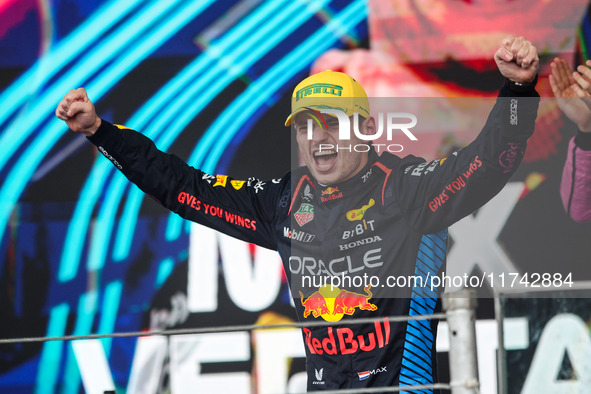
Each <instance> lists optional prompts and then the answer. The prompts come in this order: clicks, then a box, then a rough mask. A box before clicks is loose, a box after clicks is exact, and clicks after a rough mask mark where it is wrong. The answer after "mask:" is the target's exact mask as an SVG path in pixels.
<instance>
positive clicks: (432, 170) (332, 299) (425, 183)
mask: <svg viewBox="0 0 591 394" xmlns="http://www.w3.org/2000/svg"><path fill="white" fill-rule="evenodd" d="M518 96H520V97H518ZM524 96H528V97H524ZM538 97H539V96H538V95H537V93H536V92H535V91H534V90H533V88H532V89H531V90H528V91H525V92H521V93H515V92H514V91H512V90H511V89H510V88H509V87H508V86H507V85H506V86H505V87H503V89H502V90H501V93H500V98H499V99H497V103H496V104H495V106H494V108H493V110H492V112H491V114H490V115H489V118H488V120H487V122H486V125H485V126H484V128H483V130H482V132H481V133H480V135H479V136H478V137H477V138H476V140H475V141H474V142H473V143H472V144H470V145H469V146H468V147H466V148H464V149H461V150H459V151H457V152H454V153H453V154H451V155H450V156H449V157H447V158H446V159H442V160H436V161H432V162H430V163H427V162H425V160H423V159H420V158H416V157H413V156H407V157H406V158H404V159H400V158H399V157H397V156H393V155H390V154H388V153H384V154H383V155H381V156H380V157H378V155H377V154H375V153H371V154H370V156H369V162H368V164H367V166H366V167H365V168H364V169H363V170H362V171H361V172H360V173H358V174H357V175H356V176H354V177H353V178H352V179H350V180H348V181H346V182H344V183H342V184H339V185H332V186H331V187H325V186H321V185H319V184H318V183H317V182H315V180H314V179H313V178H312V176H311V175H310V173H309V171H308V170H307V169H306V168H300V169H297V170H295V171H293V172H291V173H288V174H287V175H285V176H284V177H282V178H280V179H275V180H268V181H260V180H257V179H254V178H251V179H249V180H247V181H238V180H234V179H232V178H229V177H227V176H225V175H217V176H211V175H208V174H205V173H203V172H201V171H199V170H196V169H194V168H191V167H189V166H187V165H186V164H185V163H184V162H183V161H182V160H181V159H179V158H178V157H176V156H173V155H169V154H165V153H162V152H160V151H159V150H157V149H156V147H155V146H154V144H153V143H152V142H151V141H150V140H148V139H147V138H145V137H144V136H142V135H141V134H139V133H136V132H134V131H132V130H126V129H124V128H122V127H116V126H113V125H111V124H110V123H108V122H106V121H103V122H102V124H101V126H100V128H99V130H98V131H97V133H96V134H95V135H94V136H92V137H90V140H91V141H92V142H93V143H94V144H95V145H97V146H98V147H99V150H100V151H101V152H102V153H103V154H104V155H105V156H106V157H108V158H109V159H110V160H111V161H113V162H114V163H115V164H116V165H117V167H118V168H119V169H120V170H121V171H122V172H123V173H124V174H125V176H127V177H128V178H129V180H130V181H132V182H133V183H135V184H137V185H138V186H139V187H140V188H141V189H142V190H143V191H145V192H146V193H147V194H149V195H150V196H152V197H153V198H155V199H156V200H158V201H159V202H160V203H161V204H162V205H163V206H165V207H167V208H168V209H170V210H172V211H174V212H176V213H178V214H179V215H180V216H182V217H183V218H186V219H189V220H192V221H196V222H199V223H202V224H204V225H206V226H209V227H212V228H214V229H217V230H219V231H222V232H224V233H226V234H228V235H230V236H233V237H236V238H239V239H242V240H244V241H248V242H252V243H255V244H258V245H260V246H263V247H266V248H270V249H275V250H278V251H279V253H280V255H281V258H282V260H283V265H284V269H285V272H286V274H287V276H288V278H289V281H290V286H291V290H292V294H293V295H294V301H295V306H296V312H297V316H298V318H299V320H300V321H325V320H326V321H329V322H334V324H333V325H331V326H329V327H315V328H304V329H303V331H302V334H303V338H304V344H305V349H306V355H307V372H308V389H309V390H322V389H335V388H351V387H353V388H355V387H368V386H378V387H379V386H392V385H400V386H408V385H416V384H429V383H432V382H434V381H437V371H436V363H435V337H436V330H437V321H435V320H423V321H419V320H413V321H409V322H408V323H394V322H390V321H388V320H387V319H385V318H384V317H385V316H391V315H401V316H408V315H424V314H432V313H433V312H436V311H438V310H440V302H439V297H438V294H439V291H438V289H437V288H431V287H429V285H428V284H429V283H431V282H429V280H430V278H431V279H432V278H433V276H435V275H438V274H439V273H440V272H441V271H442V270H443V269H444V264H445V256H446V247H447V229H446V228H447V227H448V226H449V225H451V224H452V223H454V222H456V221H458V220H460V219H461V218H463V217H464V216H466V215H468V214H470V213H472V212H473V211H474V210H476V209H478V208H479V207H481V206H482V205H483V204H485V203H486V202H487V201H489V200H490V199H491V198H492V197H493V196H494V195H496V194H497V193H498V192H499V191H500V190H501V189H502V188H503V186H504V185H505V183H506V182H507V181H508V180H509V178H510V177H511V175H512V173H513V172H514V171H515V169H516V168H517V166H518V164H519V162H520V160H521V158H522V156H523V154H524V151H525V147H526V140H527V138H528V137H529V136H530V135H531V134H532V132H533V128H534V122H535V118H536V114H537V106H538V101H539V99H538ZM411 276H414V277H420V278H422V279H423V280H424V282H423V284H422V285H421V283H420V282H417V281H416V280H415V283H414V284H413V283H410V282H409V283H408V285H406V286H402V287H398V288H394V287H392V286H389V285H387V284H386V279H387V278H388V277H393V278H396V277H411ZM336 277H338V278H340V279H342V281H341V282H339V283H333V284H335V286H333V287H332V288H331V287H330V282H328V286H325V285H324V284H323V283H321V282H320V281H321V280H322V278H325V279H326V278H336ZM364 277H365V278H366V279H365V282H363V283H362V282H361V280H362V279H363V278H364ZM369 277H373V278H378V279H379V280H380V283H379V284H377V283H376V282H375V281H374V282H372V284H371V285H369V284H368V283H367V280H368V279H367V278H369ZM346 279H350V281H346ZM372 286H373V287H372ZM364 317H369V318H378V320H377V321H376V322H375V323H374V324H365V325H344V324H339V322H340V321H341V320H345V319H352V318H364ZM421 392H430V391H427V390H425V391H421Z"/></svg>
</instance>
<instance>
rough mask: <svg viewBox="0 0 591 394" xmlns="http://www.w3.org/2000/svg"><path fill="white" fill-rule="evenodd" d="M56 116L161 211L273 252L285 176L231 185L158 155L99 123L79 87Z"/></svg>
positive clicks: (146, 142)
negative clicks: (87, 141)
mask: <svg viewBox="0 0 591 394" xmlns="http://www.w3.org/2000/svg"><path fill="white" fill-rule="evenodd" d="M56 116H57V117H58V118H60V119H62V120H64V121H66V123H67V124H68V126H69V127H70V129H72V130H73V131H75V132H77V133H82V134H84V135H85V136H86V137H87V138H88V140H89V141H90V142H92V143H93V144H94V145H96V146H97V147H98V150H99V151H100V152H101V153H102V154H103V155H104V156H105V157H106V158H107V159H109V160H110V161H111V162H112V163H113V164H114V165H115V167H117V168H118V169H119V170H120V171H121V172H122V173H123V174H124V175H125V176H126V177H127V178H128V179H129V180H130V181H131V182H133V183H134V184H136V185H137V186H138V187H139V188H140V189H141V190H142V191H144V192H145V193H146V194H148V195H149V196H150V197H152V198H154V199H155V200H156V201H158V202H159V203H160V204H162V205H163V206H164V207H166V208H168V209H170V210H171V211H173V212H176V213H177V214H179V215H180V216H181V217H183V218H186V219H189V220H192V221H195V222H198V223H201V224H204V225H206V226H208V227H211V228H214V229H216V230H219V231H222V232H224V233H226V234H228V235H230V236H233V237H236V238H239V239H242V240H244V241H248V242H252V243H256V244H258V245H261V246H263V247H267V248H270V249H276V229H275V223H276V218H277V217H278V215H281V214H282V213H280V212H279V211H281V210H282V209H283V208H282V206H280V199H281V197H282V196H284V195H289V186H290V180H289V177H284V178H282V179H275V180H269V181H261V180H258V179H255V178H249V179H248V180H235V179H233V178H230V177H227V176H225V175H217V176H214V175H209V174H206V173H204V172H202V171H200V170H197V169H195V168H192V167H190V166H188V165H187V164H186V163H185V162H184V161H183V160H181V159H180V158H178V157H177V156H175V155H171V154H167V153H164V152H162V151H160V150H158V149H157V148H156V146H155V145H154V143H153V142H152V141H151V140H150V139H148V138H147V137H145V136H144V135H143V134H141V133H138V132H136V131H133V130H130V129H128V128H126V127H124V126H119V125H113V124H111V123H109V122H107V121H105V120H101V119H100V118H99V117H98V116H97V114H96V111H95V109H94V105H93V104H92V102H91V101H90V100H89V99H88V96H87V94H86V91H85V90H84V89H82V88H81V89H76V90H72V91H70V93H68V94H67V95H66V96H65V97H64V99H63V100H62V101H61V102H60V103H59V105H58V107H57V109H56ZM283 205H286V204H283ZM284 210H285V209H284ZM284 214H287V211H285V213H284Z"/></svg>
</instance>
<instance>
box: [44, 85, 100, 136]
mask: <svg viewBox="0 0 591 394" xmlns="http://www.w3.org/2000/svg"><path fill="white" fill-rule="evenodd" d="M55 116H57V117H58V118H59V119H61V120H64V121H65V122H66V124H67V125H68V127H69V128H70V129H71V130H72V131H74V132H76V133H82V134H84V135H85V136H87V137H90V136H91V135H93V134H94V133H95V132H96V131H97V129H98V128H99V126H100V125H101V119H100V118H99V117H98V115H97V114H96V111H95V109H94V105H93V104H92V102H91V101H90V100H89V99H88V95H87V94H86V90H84V88H79V89H72V90H70V92H69V93H68V94H66V96H65V97H64V98H63V99H62V101H60V103H59V105H58V106H57V109H56V110H55Z"/></svg>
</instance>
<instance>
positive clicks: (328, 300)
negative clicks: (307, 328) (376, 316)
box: [300, 285, 378, 321]
mask: <svg viewBox="0 0 591 394" xmlns="http://www.w3.org/2000/svg"><path fill="white" fill-rule="evenodd" d="M363 290H365V294H359V293H354V292H352V291H348V290H341V289H339V288H338V287H333V288H331V287H330V286H328V285H327V286H323V287H320V288H319V289H318V290H317V291H315V292H314V293H312V295H310V296H309V297H308V298H306V299H305V300H304V295H303V294H302V292H301V291H300V300H301V303H302V305H303V306H304V318H307V317H308V316H310V315H312V316H313V317H315V318H318V317H322V318H323V319H324V320H326V321H339V320H341V319H342V318H343V316H344V315H352V314H353V313H355V310H356V309H357V308H359V309H361V310H364V311H375V310H376V309H378V307H377V306H376V305H374V304H372V303H370V302H369V299H370V298H371V297H372V294H371V291H370V286H367V287H365V288H364V289H363Z"/></svg>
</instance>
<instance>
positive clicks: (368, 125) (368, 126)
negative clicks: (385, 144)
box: [361, 116, 376, 135]
mask: <svg viewBox="0 0 591 394" xmlns="http://www.w3.org/2000/svg"><path fill="white" fill-rule="evenodd" d="M361 132H362V133H363V134H365V135H373V134H375V133H376V120H375V119H374V117H373V116H370V117H369V118H367V119H365V121H364V122H363V125H362V126H361Z"/></svg>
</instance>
